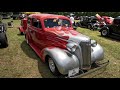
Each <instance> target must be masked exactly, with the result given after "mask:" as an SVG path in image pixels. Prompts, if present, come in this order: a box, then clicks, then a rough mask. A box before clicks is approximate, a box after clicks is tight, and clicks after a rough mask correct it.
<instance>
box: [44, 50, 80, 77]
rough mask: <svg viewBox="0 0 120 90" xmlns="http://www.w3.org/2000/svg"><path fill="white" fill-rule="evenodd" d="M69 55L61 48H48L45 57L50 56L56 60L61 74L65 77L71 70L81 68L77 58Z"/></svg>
mask: <svg viewBox="0 0 120 90" xmlns="http://www.w3.org/2000/svg"><path fill="white" fill-rule="evenodd" d="M68 53H69V52H68V51H67V52H66V51H65V50H63V49H60V48H46V49H45V50H44V57H45V56H47V55H48V56H50V57H51V58H52V59H53V60H54V62H55V64H56V66H57V68H58V70H59V72H60V73H61V74H63V75H65V74H68V71H69V70H71V69H74V68H78V67H79V61H78V59H77V57H76V56H75V55H72V54H70V53H69V54H68Z"/></svg>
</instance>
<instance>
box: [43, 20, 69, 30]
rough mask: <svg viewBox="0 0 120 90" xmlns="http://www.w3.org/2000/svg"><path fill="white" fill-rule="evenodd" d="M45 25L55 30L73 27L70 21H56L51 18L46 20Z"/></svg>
mask: <svg viewBox="0 0 120 90" xmlns="http://www.w3.org/2000/svg"><path fill="white" fill-rule="evenodd" d="M44 25H45V27H46V28H53V27H57V26H61V27H71V25H70V21H69V20H67V19H56V18H52V19H51V18H49V19H45V20H44Z"/></svg>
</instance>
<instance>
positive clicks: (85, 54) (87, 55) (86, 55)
mask: <svg viewBox="0 0 120 90" xmlns="http://www.w3.org/2000/svg"><path fill="white" fill-rule="evenodd" d="M80 46H81V51H82V59H83V64H82V68H83V69H89V68H90V67H91V43H90V40H89V41H84V42H80Z"/></svg>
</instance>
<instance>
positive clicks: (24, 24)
mask: <svg viewBox="0 0 120 90" xmlns="http://www.w3.org/2000/svg"><path fill="white" fill-rule="evenodd" d="M27 22H28V21H27V18H23V19H22V20H21V26H19V27H18V29H19V32H20V35H24V33H25V30H26V29H27Z"/></svg>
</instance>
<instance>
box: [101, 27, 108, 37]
mask: <svg viewBox="0 0 120 90" xmlns="http://www.w3.org/2000/svg"><path fill="white" fill-rule="evenodd" d="M108 35H109V32H108V30H107V29H103V30H101V36H104V37H107V36H108Z"/></svg>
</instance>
